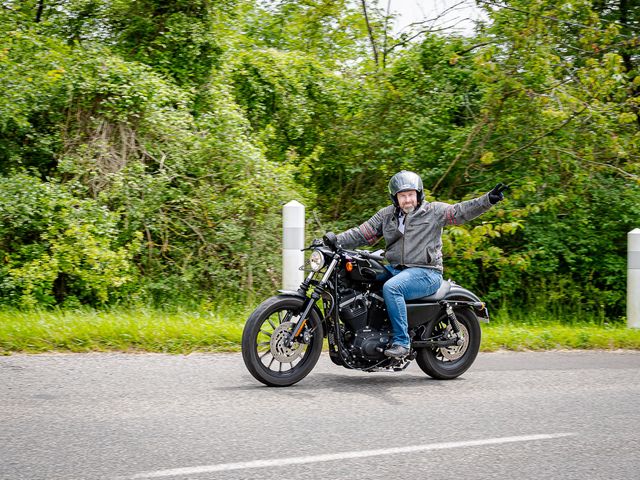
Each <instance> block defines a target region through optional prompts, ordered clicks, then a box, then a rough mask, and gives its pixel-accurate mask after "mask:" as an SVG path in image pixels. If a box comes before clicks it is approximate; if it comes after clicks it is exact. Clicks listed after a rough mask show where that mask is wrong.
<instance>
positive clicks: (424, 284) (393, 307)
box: [382, 265, 442, 348]
mask: <svg viewBox="0 0 640 480" xmlns="http://www.w3.org/2000/svg"><path fill="white" fill-rule="evenodd" d="M385 267H386V268H387V270H389V273H390V274H391V278H389V280H387V281H386V282H385V283H384V285H383V286H382V296H383V297H384V303H385V304H386V305H387V312H388V313H389V320H391V326H392V327H393V340H392V344H393V345H402V346H403V347H407V348H409V345H410V340H409V324H408V321H407V304H406V300H414V299H416V298H421V297H426V296H429V295H431V294H433V293H435V292H437V291H438V288H440V285H441V284H442V273H440V271H438V270H435V269H433V268H420V267H410V268H405V269H404V270H398V269H397V268H393V267H392V266H391V265H385Z"/></svg>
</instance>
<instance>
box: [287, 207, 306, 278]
mask: <svg viewBox="0 0 640 480" xmlns="http://www.w3.org/2000/svg"><path fill="white" fill-rule="evenodd" d="M302 248H304V205H302V204H301V203H300V202H297V201H295V200H291V201H290V202H289V203H287V204H286V205H285V206H284V207H283V208H282V288H283V290H298V287H299V286H300V284H301V283H302V280H304V271H302V270H300V267H301V266H302V265H304V252H303V251H301V249H302Z"/></svg>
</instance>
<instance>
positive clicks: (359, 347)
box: [350, 328, 393, 360]
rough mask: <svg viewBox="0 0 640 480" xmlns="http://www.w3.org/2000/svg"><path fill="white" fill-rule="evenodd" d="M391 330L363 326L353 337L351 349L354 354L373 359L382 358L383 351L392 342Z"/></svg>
mask: <svg viewBox="0 0 640 480" xmlns="http://www.w3.org/2000/svg"><path fill="white" fill-rule="evenodd" d="M392 336H393V334H392V332H391V331H382V330H372V329H370V328H363V329H362V330H358V331H357V332H356V333H355V334H354V335H353V339H352V346H351V349H350V350H351V351H352V352H353V354H354V355H356V356H360V357H363V358H367V359H371V360H382V359H383V358H385V356H384V354H383V353H382V352H383V350H384V349H385V348H387V347H388V346H389V344H390V343H391V338H392Z"/></svg>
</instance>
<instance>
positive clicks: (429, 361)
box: [416, 310, 482, 380]
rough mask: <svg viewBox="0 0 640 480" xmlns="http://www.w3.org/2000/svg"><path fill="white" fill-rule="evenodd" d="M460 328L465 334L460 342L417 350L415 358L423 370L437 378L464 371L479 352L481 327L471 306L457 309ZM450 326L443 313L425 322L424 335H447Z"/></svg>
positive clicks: (450, 377)
mask: <svg viewBox="0 0 640 480" xmlns="http://www.w3.org/2000/svg"><path fill="white" fill-rule="evenodd" d="M456 318H457V319H458V323H459V324H460V330H461V332H462V333H463V335H464V343H463V344H462V345H461V346H452V347H446V348H444V347H442V348H431V347H430V348H422V349H420V350H418V352H417V355H416V361H417V363H418V366H419V367H420V368H421V369H422V371H423V372H424V373H426V374H427V375H429V376H430V377H432V378H435V379H438V380H451V379H453V378H457V377H459V376H460V375H462V374H463V373H464V372H466V371H467V370H468V369H469V367H470V366H471V364H472V363H473V362H474V360H475V359H476V356H477V355H478V350H480V339H481V336H482V331H481V330H480V324H479V323H478V319H477V318H476V316H475V314H474V313H473V312H472V311H471V310H458V311H456ZM448 329H449V330H450V329H451V326H450V324H449V321H448V319H447V316H446V314H444V313H443V314H442V315H440V316H439V317H438V318H436V319H434V320H431V321H430V322H428V323H427V325H426V332H425V337H426V338H434V337H439V336H443V335H446V334H447V333H448Z"/></svg>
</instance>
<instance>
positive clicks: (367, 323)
mask: <svg viewBox="0 0 640 480" xmlns="http://www.w3.org/2000/svg"><path fill="white" fill-rule="evenodd" d="M339 314H340V319H341V320H342V321H343V322H344V325H345V327H346V331H345V343H346V344H347V345H348V348H349V350H350V352H351V354H352V355H354V356H356V357H361V358H363V359H368V360H381V359H383V358H385V357H384V354H383V353H382V350H384V349H385V348H386V347H387V346H388V344H389V343H390V341H391V338H392V332H391V328H390V326H389V323H388V321H387V316H386V309H385V306H384V299H383V298H382V297H381V296H380V295H378V294H376V293H369V292H366V293H363V292H359V291H357V290H352V289H345V290H343V291H342V292H341V295H340V305H339Z"/></svg>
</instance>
